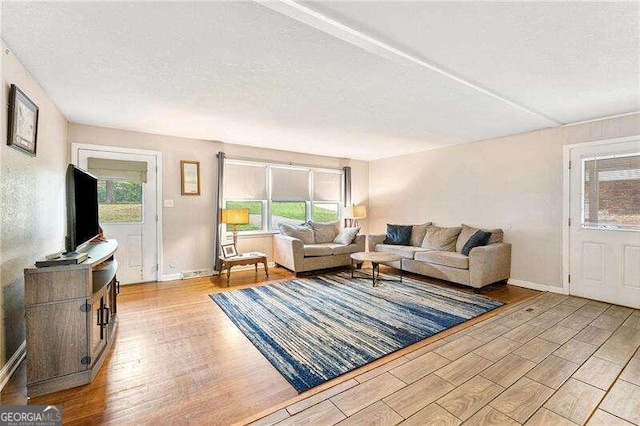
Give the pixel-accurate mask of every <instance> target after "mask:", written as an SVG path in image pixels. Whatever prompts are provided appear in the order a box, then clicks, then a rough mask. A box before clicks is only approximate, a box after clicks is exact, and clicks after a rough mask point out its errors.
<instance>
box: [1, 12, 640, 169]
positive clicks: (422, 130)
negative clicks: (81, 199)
mask: <svg viewBox="0 0 640 426" xmlns="http://www.w3.org/2000/svg"><path fill="white" fill-rule="evenodd" d="M278 5H279V7H282V8H284V9H286V8H288V7H289V8H290V7H291V5H290V4H289V5H287V4H286V3H285V4H282V3H278ZM265 6H266V7H265ZM303 6H305V7H308V8H309V9H311V11H307V12H305V13H304V14H308V12H313V11H317V12H319V13H320V14H321V15H324V16H326V17H329V18H331V19H333V20H335V21H337V22H331V21H330V20H323V16H320V15H318V16H314V17H313V19H311V22H306V21H305V19H300V18H299V17H296V16H294V15H295V13H291V14H289V13H287V11H286V10H284V12H283V11H282V10H278V7H274V4H273V3H271V4H265V5H261V4H258V3H253V2H218V3H209V2H198V3H158V2H153V3H151V2H139V3H106V2H98V3H96V2H93V3H15V2H8V3H7V2H4V3H3V4H2V38H3V39H4V41H5V42H6V43H7V45H8V46H9V47H10V48H11V49H12V50H13V51H14V53H15V55H16V56H17V57H18V58H19V59H20V60H21V61H22V62H23V63H24V65H25V66H26V67H27V68H28V69H29V70H30V72H31V73H32V74H33V76H34V77H35V78H36V79H37V80H38V81H39V82H40V84H41V85H42V86H43V87H44V89H45V90H46V91H47V93H49V95H50V96H51V98H52V99H53V101H54V102H55V103H56V105H58V107H59V108H60V110H61V111H62V113H63V114H64V115H65V116H66V117H67V118H68V119H69V120H70V121H72V122H77V123H84V124H93V125H100V126H107V127H115V128H123V129H132V130H140V131H145V132H151V133H160V134H167V135H176V136H183V137H194V138H201V139H209V140H222V141H225V142H229V143H239V144H245V145H253V146H261V147H268V148H275V149H285V150H292V151H298V152H308V153H314V154H324V155H332V156H339V157H349V158H357V159H365V160H369V159H375V158H382V157H387V156H392V155H399V154H404V153H410V152H417V151H422V150H426V149H430V148H434V147H439V146H445V145H450V144H456V143H463V142H469V141H474V140H478V139H484V138H489V137H497V136H503V135H507V134H513V133H519V132H524V131H529V130H533V129H538V128H544V127H550V126H555V125H559V124H562V123H568V122H574V121H578V120H585V119H591V118H594V117H602V116H608V115H614V114H620V113H626V112H629V111H633V110H639V109H640V89H639V81H638V71H639V70H638V4H637V3H636V4H619V3H603V4H576V3H570V4H554V3H544V4H542V3H531V4H530V3H518V4H515V5H513V6H512V5H511V4H493V3H454V4H443V3H395V2H394V3H391V2H371V3H310V4H306V3H305V4H304V5H303ZM274 9H275V10H274ZM296 13H297V12H296ZM304 14H303V15H304ZM312 15H313V14H312ZM316 21H317V22H321V23H323V25H324V27H323V25H316V24H317V22H316ZM340 24H345V25H347V26H348V27H341V26H340ZM327 26H328V27H327ZM327 28H328V29H327ZM332 28H339V29H340V31H337V32H336V31H333V30H332ZM351 29H353V30H355V31H354V32H350V31H351ZM341 32H342V33H345V34H352V33H353V34H356V35H357V37H360V39H363V40H367V43H371V40H373V43H374V44H375V42H377V41H379V42H381V43H382V44H383V45H388V46H391V47H393V48H396V49H397V51H395V53H394V51H392V53H391V54H383V55H381V54H380V52H379V51H376V50H375V49H368V48H367V46H364V48H363V46H362V45H358V44H359V43H354V42H353V40H347V38H345V37H341V35H340V33H341ZM369 37H370V38H371V40H369ZM345 40H347V41H345ZM392 50H393V49H392ZM386 53H388V52H386ZM403 54H406V56H404V57H403V56H402V55H403ZM407 57H409V58H413V59H417V60H418V62H416V61H413V62H412V61H411V60H407ZM420 61H423V62H420ZM425 63H426V64H427V66H424V65H425Z"/></svg>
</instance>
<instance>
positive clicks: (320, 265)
mask: <svg viewBox="0 0 640 426" xmlns="http://www.w3.org/2000/svg"><path fill="white" fill-rule="evenodd" d="M309 226H310V228H311V229H312V232H311V233H306V234H305V233H304V232H302V233H301V234H300V235H296V234H295V233H293V234H292V235H294V236H291V235H285V234H284V233H280V234H276V235H274V238H273V245H274V247H273V249H274V253H273V257H274V261H275V263H276V265H280V266H284V267H285V268H287V269H289V270H291V271H293V272H294V273H296V274H297V273H298V272H308V271H315V270H318V269H327V268H336V267H339V266H347V265H350V264H351V253H356V252H362V251H365V244H366V236H365V235H356V236H355V237H354V238H353V240H352V241H351V243H350V244H344V242H343V243H340V242H335V241H334V240H335V239H336V238H337V237H338V235H339V234H340V231H341V229H340V224H339V222H330V223H318V222H309ZM281 232H282V229H281ZM355 232H356V233H357V232H358V230H355Z"/></svg>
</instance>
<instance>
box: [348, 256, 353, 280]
mask: <svg viewBox="0 0 640 426" xmlns="http://www.w3.org/2000/svg"><path fill="white" fill-rule="evenodd" d="M349 269H351V278H353V259H351V263H350V268H349Z"/></svg>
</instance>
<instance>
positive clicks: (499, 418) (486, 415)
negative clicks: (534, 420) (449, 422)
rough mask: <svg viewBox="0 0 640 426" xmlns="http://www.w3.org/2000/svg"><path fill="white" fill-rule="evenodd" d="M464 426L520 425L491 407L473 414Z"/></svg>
mask: <svg viewBox="0 0 640 426" xmlns="http://www.w3.org/2000/svg"><path fill="white" fill-rule="evenodd" d="M464 424H465V426H519V425H520V423H518V422H516V421H515V420H513V419H512V418H510V417H509V416H507V415H505V414H502V413H501V412H500V411H498V410H496V409H495V408H493V407H490V406H488V405H487V406H485V407H484V408H483V409H482V410H480V411H478V412H477V413H476V414H474V415H473V416H472V417H471V418H470V419H469V420H467V421H466V422H465V423H464Z"/></svg>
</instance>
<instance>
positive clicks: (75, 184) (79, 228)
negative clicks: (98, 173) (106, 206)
mask: <svg viewBox="0 0 640 426" xmlns="http://www.w3.org/2000/svg"><path fill="white" fill-rule="evenodd" d="M99 234H100V225H99V223H98V179H96V178H95V177H94V176H92V175H90V174H89V173H87V172H85V171H84V170H82V169H79V168H77V167H75V166H74V165H73V164H69V167H68V168H67V239H66V244H65V245H66V247H65V248H66V251H67V253H72V252H75V251H76V249H77V248H78V247H80V246H81V245H83V244H84V243H86V242H88V241H90V240H92V239H93V238H95V237H97V236H98V235H99Z"/></svg>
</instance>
